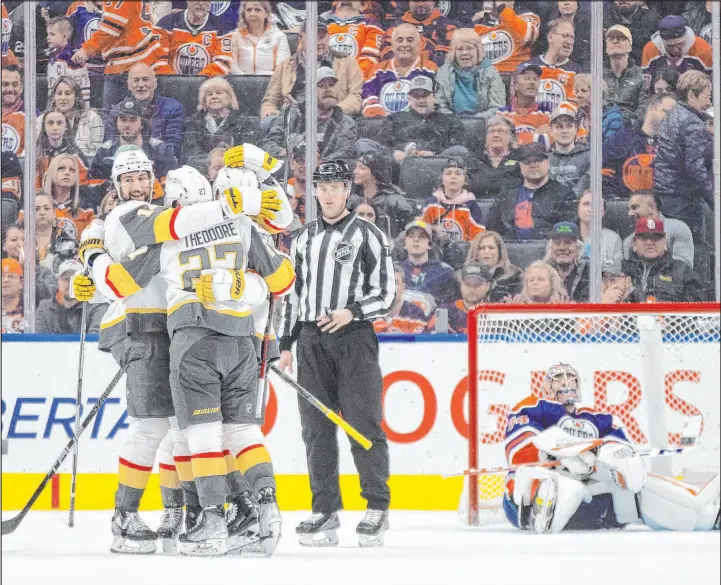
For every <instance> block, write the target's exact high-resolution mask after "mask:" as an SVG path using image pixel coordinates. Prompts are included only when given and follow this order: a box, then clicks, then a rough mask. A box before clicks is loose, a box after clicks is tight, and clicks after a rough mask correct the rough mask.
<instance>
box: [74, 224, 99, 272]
mask: <svg viewBox="0 0 721 585" xmlns="http://www.w3.org/2000/svg"><path fill="white" fill-rule="evenodd" d="M104 252H105V222H103V220H101V219H94V220H93V221H92V222H91V223H90V225H89V226H88V227H86V228H85V229H84V230H83V233H82V234H81V235H80V247H79V248H78V258H80V261H81V262H82V263H83V266H85V268H86V269H87V268H92V266H93V260H94V259H95V257H96V256H99V255H100V254H103V253H104Z"/></svg>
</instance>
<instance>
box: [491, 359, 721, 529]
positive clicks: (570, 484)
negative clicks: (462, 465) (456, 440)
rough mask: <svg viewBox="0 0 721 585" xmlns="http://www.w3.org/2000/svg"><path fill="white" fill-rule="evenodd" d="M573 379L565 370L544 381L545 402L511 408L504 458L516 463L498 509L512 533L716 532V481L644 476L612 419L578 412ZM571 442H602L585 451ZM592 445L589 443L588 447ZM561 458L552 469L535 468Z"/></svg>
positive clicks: (556, 368) (528, 401) (561, 366)
mask: <svg viewBox="0 0 721 585" xmlns="http://www.w3.org/2000/svg"><path fill="white" fill-rule="evenodd" d="M579 391H580V388H579V376H578V373H577V372H576V371H575V369H574V368H572V367H571V366H568V365H565V364H558V365H556V366H553V367H552V368H550V370H549V371H548V374H547V376H546V378H545V380H544V395H545V396H544V398H537V397H529V398H527V399H525V400H523V401H522V402H521V403H520V404H518V405H517V406H516V407H515V408H514V409H512V410H511V412H510V414H509V416H508V421H507V426H506V443H505V445H506V456H507V459H508V463H509V465H511V466H516V465H520V467H518V468H517V469H515V470H514V471H511V472H510V473H509V474H508V476H507V479H506V494H505V496H504V500H503V508H504V511H505V514H506V517H507V518H508V520H509V521H510V522H511V523H512V524H513V525H514V526H516V527H517V528H520V529H522V530H531V531H535V532H537V533H557V532H561V531H562V530H594V529H608V528H620V527H623V526H625V525H627V524H633V523H643V524H645V525H647V526H649V527H650V528H653V529H660V530H676V531H689V530H702V531H703V530H713V529H715V530H718V528H719V482H720V480H719V476H718V475H717V476H716V477H715V478H714V479H713V480H711V481H710V482H709V483H708V484H707V485H706V486H704V487H703V488H702V489H697V488H695V487H693V486H690V485H687V484H684V483H682V482H679V481H676V480H673V479H671V478H666V477H662V476H660V475H656V474H649V473H648V472H647V470H646V465H645V462H644V460H643V459H642V458H641V457H640V455H639V454H638V453H637V452H636V449H635V447H634V445H633V444H632V443H631V442H630V441H629V439H628V438H627V436H626V433H625V431H624V429H623V428H622V427H621V426H620V425H618V424H617V422H616V421H615V420H614V417H613V416H611V415H610V414H606V413H598V412H594V411H593V410H592V409H589V408H580V407H577V406H576V403H577V401H578V398H579ZM569 436H571V437H573V438H576V439H579V440H587V441H593V440H602V441H603V442H602V444H601V445H600V447H597V448H596V449H593V450H587V447H584V444H583V443H581V444H580V445H577V446H574V445H570V446H569V445H568V440H569ZM591 444H592V445H593V444H594V443H591ZM554 460H559V466H558V468H556V469H549V468H544V467H540V466H534V465H533V463H539V464H540V463H544V462H547V461H554Z"/></svg>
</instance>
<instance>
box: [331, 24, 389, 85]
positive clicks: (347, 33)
mask: <svg viewBox="0 0 721 585" xmlns="http://www.w3.org/2000/svg"><path fill="white" fill-rule="evenodd" d="M327 22H328V35H329V36H330V49H331V51H333V53H334V54H335V55H342V56H343V57H353V58H354V59H355V60H356V61H358V66H359V67H360V68H361V71H362V72H363V75H367V74H368V73H369V72H370V70H371V69H373V67H375V65H376V64H377V63H378V61H380V56H381V46H382V44H383V36H384V34H385V33H384V32H383V27H381V24H380V22H378V21H377V20H375V19H374V18H372V17H368V16H365V15H362V14H361V15H359V16H353V17H351V18H341V17H339V16H337V15H336V14H332V15H331V16H329V17H328V19H327Z"/></svg>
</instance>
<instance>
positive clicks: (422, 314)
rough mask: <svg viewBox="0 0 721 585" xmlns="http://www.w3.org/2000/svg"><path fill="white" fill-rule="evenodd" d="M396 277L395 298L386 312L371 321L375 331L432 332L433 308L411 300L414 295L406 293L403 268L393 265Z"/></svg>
mask: <svg viewBox="0 0 721 585" xmlns="http://www.w3.org/2000/svg"><path fill="white" fill-rule="evenodd" d="M394 272H395V277H396V299H395V301H394V302H393V305H392V306H391V309H390V311H389V312H388V314H387V315H386V316H385V317H383V318H382V319H378V320H377V321H374V322H373V328H374V329H375V331H376V333H407V334H414V333H415V334H417V333H432V332H433V331H434V329H435V323H436V316H435V312H434V310H433V309H430V310H429V306H428V305H426V304H425V303H417V302H413V300H412V299H413V298H414V295H413V294H412V293H411V294H409V295H406V283H405V275H404V272H403V268H401V266H399V265H398V264H395V265H394Z"/></svg>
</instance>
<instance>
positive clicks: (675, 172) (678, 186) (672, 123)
mask: <svg viewBox="0 0 721 585" xmlns="http://www.w3.org/2000/svg"><path fill="white" fill-rule="evenodd" d="M677 93H678V98H679V100H678V101H677V102H676V105H675V106H674V107H673V108H671V111H669V113H668V115H667V116H666V118H665V120H664V121H663V122H662V123H661V126H660V128H659V131H658V135H657V137H656V143H657V146H658V150H657V152H656V159H655V161H654V173H653V192H654V195H657V196H658V197H659V198H660V199H661V206H662V211H663V214H664V215H665V216H667V217H673V218H674V219H680V220H681V221H683V222H685V223H686V224H687V225H688V227H690V228H691V233H692V235H693V239H694V243H697V242H698V243H702V242H703V240H704V229H703V228H704V226H703V213H702V210H701V201H705V202H706V203H708V205H709V206H710V207H711V209H713V206H714V197H713V174H712V173H711V172H710V168H709V167H710V165H708V164H707V162H710V161H707V157H708V153H709V152H710V151H711V150H710V148H709V144H710V143H711V142H712V135H711V133H710V132H709V131H708V129H707V128H706V121H705V117H704V112H705V111H706V110H707V109H708V108H709V107H710V106H711V80H710V79H709V78H708V75H706V74H705V73H702V72H700V71H687V72H686V73H684V74H683V75H681V77H680V78H679V80H678V87H677Z"/></svg>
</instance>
